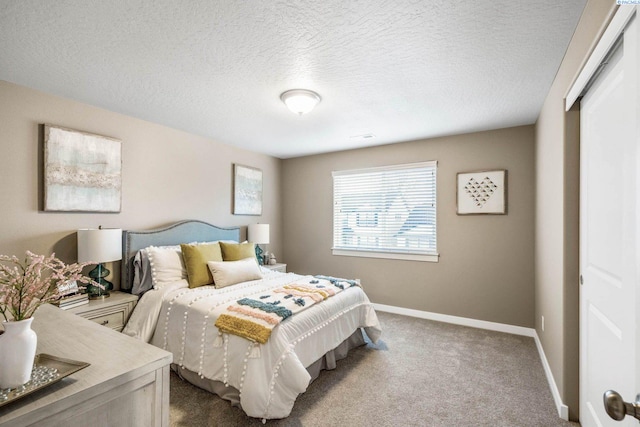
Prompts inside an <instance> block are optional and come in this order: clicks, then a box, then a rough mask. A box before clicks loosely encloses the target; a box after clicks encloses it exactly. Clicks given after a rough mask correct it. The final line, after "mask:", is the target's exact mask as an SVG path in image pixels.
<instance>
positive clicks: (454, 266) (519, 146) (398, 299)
mask: <svg viewBox="0 0 640 427" xmlns="http://www.w3.org/2000/svg"><path fill="white" fill-rule="evenodd" d="M533 141H534V134H533V127H532V126H523V127H516V128H510V129H502V130H496V131H488V132H480V133H474V134H467V135H459V136H453V137H444V138H436V139H430V140H424V141H416V142H407V143H401V144H393V145H387V146H381V147H375V148H366V149H361V150H352V151H344V152H337V153H331V154H323V155H316V156H309V157H301V158H295V159H288V160H284V161H283V169H282V193H283V194H284V195H285V197H284V198H283V200H284V205H283V211H282V216H283V224H284V227H283V233H284V248H285V252H284V254H283V255H284V257H281V258H280V260H281V261H283V262H286V263H288V264H289V269H290V270H293V271H295V272H300V273H310V274H317V273H325V274H333V275H338V276H343V277H352V278H360V279H362V283H363V284H364V287H365V290H366V291H367V294H368V295H369V297H370V299H371V300H372V301H373V302H376V303H380V304H387V305H392V306H398V307H404V308H411V309H416V310H424V311H429V312H436V313H444V314H448V315H453V316H462V317H468V318H473V319H480V320H486V321H492V322H500V323H506V324H511V325H517V326H525V327H533V313H534V303H533V296H534V293H533V292H534V290H533V251H534V247H533V236H534V229H533V227H534V217H533V215H534V182H535V177H534V163H533V156H534V145H533ZM427 160H437V161H438V176H437V179H438V194H437V197H438V208H437V215H438V216H437V220H438V250H439V252H440V262H438V263H429V262H416V261H398V260H383V259H373V258H355V257H341V256H333V255H332V254H331V245H332V226H333V218H332V191H333V187H332V177H331V172H332V171H334V170H345V169H354V168H365V167H374V166H382V165H392V164H401V163H411V162H418V161H427ZM498 168H503V169H507V170H508V190H509V194H508V200H509V202H508V203H509V214H508V215H489V216H457V215H456V197H455V195H456V188H455V183H456V173H457V172H465V171H473V170H482V169H498Z"/></svg>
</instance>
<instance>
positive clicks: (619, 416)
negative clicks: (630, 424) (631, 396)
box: [602, 390, 640, 421]
mask: <svg viewBox="0 0 640 427" xmlns="http://www.w3.org/2000/svg"><path fill="white" fill-rule="evenodd" d="M602 397H603V399H604V409H605V410H606V411H607V414H609V416H610V417H611V418H613V419H614V420H616V421H622V420H623V419H624V417H625V415H629V416H631V417H634V418H636V419H638V420H640V394H638V395H637V396H636V401H635V402H633V403H628V402H625V401H624V400H623V399H622V396H620V394H619V393H618V392H616V391H614V390H607V391H605V392H604V396H602Z"/></svg>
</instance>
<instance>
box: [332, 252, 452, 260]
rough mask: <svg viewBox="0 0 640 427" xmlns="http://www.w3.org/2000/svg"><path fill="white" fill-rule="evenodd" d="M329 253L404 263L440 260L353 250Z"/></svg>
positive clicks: (432, 257) (433, 256)
mask: <svg viewBox="0 0 640 427" xmlns="http://www.w3.org/2000/svg"><path fill="white" fill-rule="evenodd" d="M331 251H332V253H333V255H337V256H355V257H360V258H383V259H398V260H404V261H421V262H438V260H439V258H440V254H431V255H418V254H403V253H394V252H369V251H353V250H347V249H332V250H331Z"/></svg>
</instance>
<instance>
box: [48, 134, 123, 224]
mask: <svg viewBox="0 0 640 427" xmlns="http://www.w3.org/2000/svg"><path fill="white" fill-rule="evenodd" d="M43 172H44V173H43V177H44V203H43V206H44V210H45V211H49V212H120V207H121V188H122V142H121V141H120V140H117V139H113V138H109V137H106V136H101V135H95V134H91V133H86V132H80V131H77V130H72V129H66V128H63V127H59V126H52V125H46V124H45V125H44V171H43Z"/></svg>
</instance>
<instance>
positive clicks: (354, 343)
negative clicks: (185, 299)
mask: <svg viewBox="0 0 640 427" xmlns="http://www.w3.org/2000/svg"><path fill="white" fill-rule="evenodd" d="M363 334H364V331H362V329H360V328H358V329H356V331H355V332H354V333H353V334H351V335H350V336H349V338H347V339H346V340H344V341H342V343H340V345H338V347H336V348H334V349H333V350H329V351H328V352H327V353H325V355H324V356H322V357H321V358H320V359H318V360H316V361H315V362H313V363H312V364H311V365H309V366H307V367H306V368H307V372H309V375H311V382H313V380H315V379H316V378H318V376H319V375H320V371H322V370H324V369H326V370H331V369H335V368H336V362H337V361H338V360H342V359H344V358H345V357H347V354H348V353H349V351H350V350H351V349H353V348H356V347H360V346H362V345H364V344H366V341H365V338H364V335H363ZM171 369H173V370H174V371H175V372H176V373H177V374H178V375H179V376H180V378H182V379H184V380H185V381H188V382H189V383H191V384H193V385H195V386H196V387H200V388H201V389H203V390H207V391H209V392H211V393H214V394H217V395H218V396H220V397H221V398H222V399H225V400H228V401H230V402H231V404H232V405H233V406H238V407H240V396H239V392H238V389H236V388H235V387H231V386H225V385H224V383H223V382H221V381H215V380H209V379H207V378H200V376H199V375H198V374H197V373H196V372H193V371H190V370H188V369H185V368H181V367H180V366H178V365H176V364H172V365H171Z"/></svg>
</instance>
